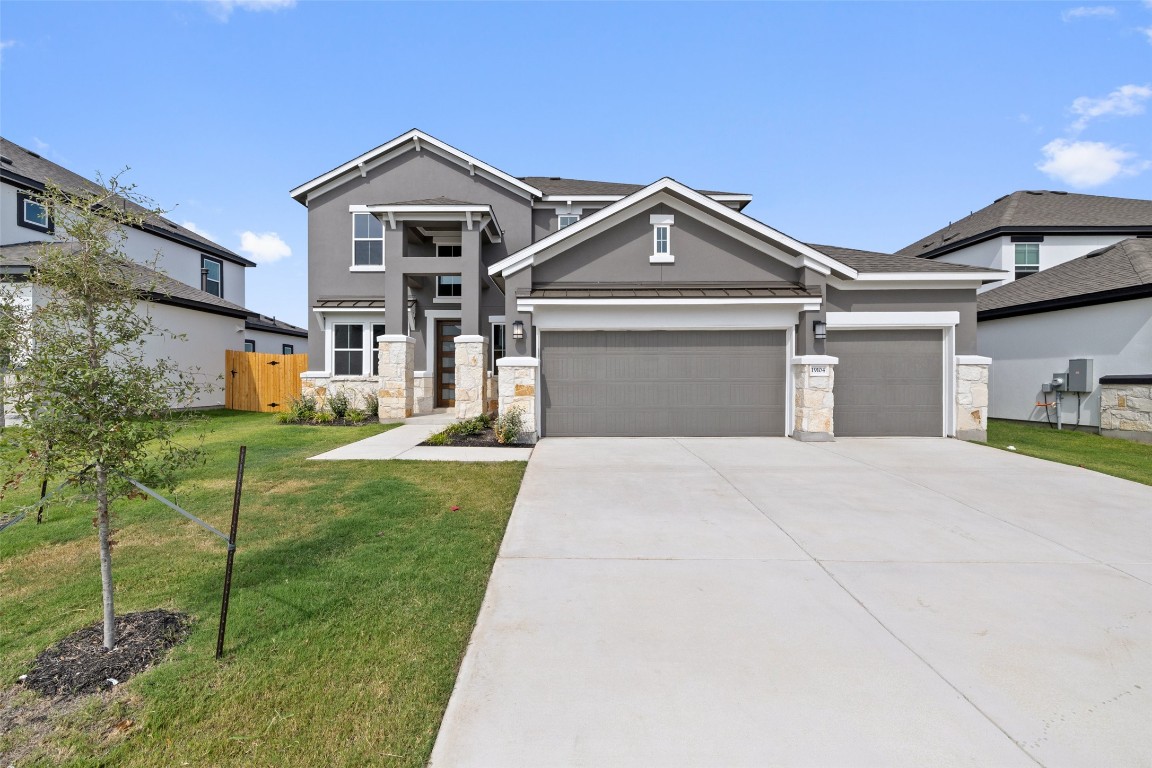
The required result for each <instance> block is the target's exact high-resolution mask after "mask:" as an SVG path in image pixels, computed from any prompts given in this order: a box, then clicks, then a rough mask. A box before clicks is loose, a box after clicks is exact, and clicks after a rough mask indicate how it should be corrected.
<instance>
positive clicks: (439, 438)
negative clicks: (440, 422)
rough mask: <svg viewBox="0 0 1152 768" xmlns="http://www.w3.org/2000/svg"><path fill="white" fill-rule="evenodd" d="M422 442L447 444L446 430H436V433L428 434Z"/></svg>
mask: <svg viewBox="0 0 1152 768" xmlns="http://www.w3.org/2000/svg"><path fill="white" fill-rule="evenodd" d="M424 442H426V443H428V445H448V443H449V439H448V430H444V431H443V432H437V433H436V434H434V435H432V436H430V437H429V438H428V439H427V440H425V441H424Z"/></svg>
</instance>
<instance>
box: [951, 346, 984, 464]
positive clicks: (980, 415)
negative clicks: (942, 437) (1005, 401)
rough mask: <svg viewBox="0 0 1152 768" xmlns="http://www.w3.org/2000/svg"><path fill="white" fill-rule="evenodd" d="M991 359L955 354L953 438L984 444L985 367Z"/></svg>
mask: <svg viewBox="0 0 1152 768" xmlns="http://www.w3.org/2000/svg"><path fill="white" fill-rule="evenodd" d="M991 364H992V358H990V357H980V356H979V355H956V437H957V438H959V439H961V440H975V441H978V442H982V443H983V442H987V441H988V366H989V365H991Z"/></svg>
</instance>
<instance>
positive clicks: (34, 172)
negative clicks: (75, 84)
mask: <svg viewBox="0 0 1152 768" xmlns="http://www.w3.org/2000/svg"><path fill="white" fill-rule="evenodd" d="M0 155H2V156H3V160H2V161H0V178H3V179H5V180H6V181H8V182H10V183H12V184H13V185H15V186H19V187H25V188H29V189H35V190H43V189H44V186H45V184H47V183H48V182H51V183H53V184H55V185H56V186H58V187H60V188H61V189H63V190H64V191H65V192H71V193H73V194H76V193H85V192H86V193H93V194H95V193H99V192H100V191H101V187H100V185H98V184H96V183H95V182H93V181H90V180H89V179H86V178H84V177H83V176H81V175H80V174H78V173H73V172H72V171H70V170H68V169H67V168H65V167H64V166H62V165H57V164H56V163H53V162H52V161H51V160H46V159H45V158H43V157H41V156H40V155H38V154H37V153H35V152H33V151H31V150H30V149H25V148H24V147H22V146H20V145H19V144H17V143H15V142H13V141H9V140H8V139H5V138H3V137H0ZM125 202H126V203H127V206H128V208H129V209H131V210H132V211H134V212H136V213H146V210H145V209H144V208H142V207H141V206H139V205H136V204H135V203H131V202H127V201H125ZM143 229H144V230H145V231H146V232H150V233H152V234H154V235H157V236H159V237H163V238H165V239H166V240H172V241H173V242H177V243H180V244H181V245H186V246H189V247H191V248H197V249H199V250H202V251H205V252H207V253H210V254H212V255H214V256H219V257H221V258H223V259H227V260H228V261H232V262H235V263H237V264H243V265H244V266H246V267H254V266H256V262H254V261H249V260H248V259H246V258H244V257H243V256H241V255H239V254H238V253H234V252H233V251H230V250H228V249H227V248H225V247H224V246H222V245H220V244H218V243H214V242H212V241H211V240H209V239H208V238H206V237H204V236H203V235H200V234H197V233H196V232H193V231H192V230H190V229H187V228H185V227H182V226H180V225H179V224H177V223H176V222H174V221H171V220H169V219H166V218H164V217H163V216H158V215H156V214H149V216H148V219H147V221H146V222H145V224H144V227H143Z"/></svg>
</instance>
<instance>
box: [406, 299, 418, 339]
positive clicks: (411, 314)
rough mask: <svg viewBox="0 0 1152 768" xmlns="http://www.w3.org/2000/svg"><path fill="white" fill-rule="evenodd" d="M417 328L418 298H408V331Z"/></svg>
mask: <svg viewBox="0 0 1152 768" xmlns="http://www.w3.org/2000/svg"><path fill="white" fill-rule="evenodd" d="M415 328H416V299H408V332H409V333H411V332H412V331H413V330H414V329H415Z"/></svg>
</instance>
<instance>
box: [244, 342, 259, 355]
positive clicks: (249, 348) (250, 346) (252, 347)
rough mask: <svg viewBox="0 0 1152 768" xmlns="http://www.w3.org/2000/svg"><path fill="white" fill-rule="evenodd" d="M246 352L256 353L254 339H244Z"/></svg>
mask: <svg viewBox="0 0 1152 768" xmlns="http://www.w3.org/2000/svg"><path fill="white" fill-rule="evenodd" d="M244 351H245V352H255V351H256V342H254V341H252V339H244Z"/></svg>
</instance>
